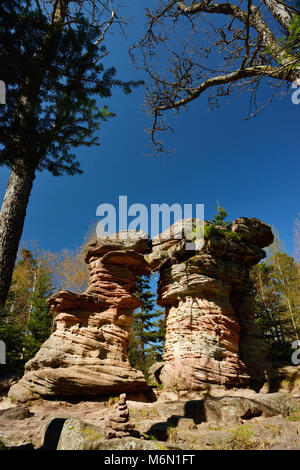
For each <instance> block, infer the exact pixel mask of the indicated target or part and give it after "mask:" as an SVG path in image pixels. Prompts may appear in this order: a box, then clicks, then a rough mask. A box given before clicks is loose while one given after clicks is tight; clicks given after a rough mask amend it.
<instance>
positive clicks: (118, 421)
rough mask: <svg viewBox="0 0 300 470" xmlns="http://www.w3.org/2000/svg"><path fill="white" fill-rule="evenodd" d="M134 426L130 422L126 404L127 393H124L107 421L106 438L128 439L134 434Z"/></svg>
mask: <svg viewBox="0 0 300 470" xmlns="http://www.w3.org/2000/svg"><path fill="white" fill-rule="evenodd" d="M133 430H134V425H133V424H132V423H130V422H129V411H128V407H127V403H126V393H122V394H121V395H120V398H119V402H118V404H117V406H116V407H115V409H114V410H113V411H112V412H111V413H110V414H109V416H108V418H107V419H106V421H105V437H106V438H107V439H114V438H116V437H128V436H130V435H131V434H132V432H133Z"/></svg>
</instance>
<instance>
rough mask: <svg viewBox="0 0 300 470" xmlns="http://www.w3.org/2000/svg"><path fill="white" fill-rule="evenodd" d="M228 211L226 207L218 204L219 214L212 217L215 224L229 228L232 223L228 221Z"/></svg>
mask: <svg viewBox="0 0 300 470" xmlns="http://www.w3.org/2000/svg"><path fill="white" fill-rule="evenodd" d="M227 217H228V213H227V211H226V209H224V207H221V206H218V208H217V214H216V215H215V216H214V217H213V218H212V219H211V222H212V224H213V225H219V226H221V227H224V228H227V227H228V226H229V225H230V222H226V220H225V219H227Z"/></svg>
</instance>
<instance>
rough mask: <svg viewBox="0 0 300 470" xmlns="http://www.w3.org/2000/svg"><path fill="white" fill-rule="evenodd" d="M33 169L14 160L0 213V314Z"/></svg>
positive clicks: (14, 256)
mask: <svg viewBox="0 0 300 470" xmlns="http://www.w3.org/2000/svg"><path fill="white" fill-rule="evenodd" d="M35 170H36V167H35V166H34V165H32V164H31V165H30V164H28V163H27V162H24V161H23V160H21V159H20V160H16V162H15V164H14V166H13V167H12V170H11V173H10V178H9V181H8V185H7V189H6V193H5V196H4V200H3V203H2V207H1V212H0V311H2V310H3V307H4V305H5V302H6V299H7V295H8V291H9V288H10V284H11V280H12V274H13V269H14V266H15V261H16V257H17V253H18V248H19V242H20V239H21V235H22V231H23V226H24V220H25V216H26V209H27V204H28V201H29V196H30V192H31V189H32V184H33V181H34V178H35Z"/></svg>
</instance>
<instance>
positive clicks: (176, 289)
mask: <svg viewBox="0 0 300 470" xmlns="http://www.w3.org/2000/svg"><path fill="white" fill-rule="evenodd" d="M237 234H238V235H237ZM161 238H162V239H163V240H164V237H162V236H161ZM256 239H257V240H258V241H257V244H255V240H256ZM272 240H273V235H272V232H271V229H270V227H269V226H268V225H266V224H264V223H263V222H261V221H259V220H258V219H246V218H240V219H237V220H236V221H235V222H233V224H232V231H231V232H230V233H229V234H228V232H225V231H223V232H222V231H219V233H213V234H212V235H211V236H209V237H208V238H207V239H206V240H205V243H204V246H203V247H202V248H201V250H200V251H196V252H193V251H192V250H187V249H186V245H185V240H183V241H178V240H169V239H168V238H167V237H166V240H165V241H164V242H161V241H159V240H157V241H156V240H154V248H153V251H154V250H155V247H157V250H156V252H155V265H158V266H159V269H160V281H159V288H158V294H159V296H158V304H160V305H162V306H165V308H166V344H165V350H164V355H163V359H164V362H165V365H164V367H163V369H162V372H161V373H160V379H161V381H162V383H163V385H164V389H166V390H201V389H203V388H206V386H207V384H217V385H223V386H225V387H241V386H246V385H247V384H248V383H249V382H250V381H251V380H252V381H254V380H255V381H257V382H258V383H259V384H260V385H261V384H262V383H263V381H264V374H265V369H266V367H267V362H266V356H267V348H266V345H265V344H264V342H263V341H262V338H261V337H260V334H259V332H258V331H257V329H256V328H255V325H254V321H253V319H254V305H253V297H252V293H251V285H250V283H249V269H250V267H251V266H253V265H255V264H256V263H258V262H259V261H260V260H261V259H262V258H264V257H265V252H264V251H263V250H262V249H261V247H262V246H264V244H269V243H271V242H272ZM152 243H153V241H152ZM166 244H169V245H170V246H169V245H168V246H169V248H168V249H166V248H167V247H166ZM159 249H161V253H162V255H161V259H160V257H159ZM166 253H167V256H166ZM150 261H152V262H154V261H153V260H151V259H150Z"/></svg>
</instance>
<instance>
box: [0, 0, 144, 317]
mask: <svg viewBox="0 0 300 470" xmlns="http://www.w3.org/2000/svg"><path fill="white" fill-rule="evenodd" d="M46 3H47V5H46V6H45V4H46ZM73 3H74V2H70V1H68V0H57V1H55V2H54V1H53V2H44V3H42V4H41V3H40V2H31V1H30V0H29V1H26V2H24V1H23V0H2V1H1V4H0V71H1V80H2V81H4V82H5V84H6V92H7V93H6V95H7V100H6V101H7V102H6V105H4V106H3V105H1V106H0V126H1V134H0V165H5V166H8V167H9V168H10V169H11V174H10V178H9V182H8V186H7V190H6V193H5V197H4V200H3V203H2V207H1V212H0V310H1V309H2V308H3V307H4V304H5V302H6V298H7V295H8V291H9V287H10V283H11V280H12V273H13V268H14V265H15V261H16V257H17V252H18V247H19V242H20V238H21V235H22V230H23V225H24V220H25V216H26V208H27V205H28V202H29V197H30V193H31V190H32V186H33V182H34V179H35V177H36V174H37V172H38V171H43V170H48V171H49V172H50V173H51V174H52V175H54V176H59V175H62V174H64V173H67V174H69V175H74V174H80V173H82V171H81V169H80V167H79V162H78V161H77V159H76V155H75V154H74V152H73V149H76V148H78V147H80V146H82V145H84V146H92V145H96V144H97V141H98V138H97V136H95V135H94V133H95V131H97V130H98V129H99V127H100V124H101V123H102V122H104V121H107V119H108V118H109V117H112V116H114V114H113V113H111V112H109V111H108V109H107V106H106V105H103V99H107V98H109V97H110V96H111V94H112V89H113V88H115V87H121V88H122V89H123V91H124V92H125V93H129V92H130V91H131V88H132V87H133V86H137V85H139V84H141V82H132V81H131V82H122V81H120V80H118V79H116V78H115V76H116V70H115V68H114V67H109V68H107V69H105V67H104V65H103V61H102V60H101V59H103V58H104V57H105V56H106V55H107V50H106V48H105V47H104V45H103V44H102V41H103V39H104V36H105V32H106V30H107V27H105V26H104V25H105V21H104V22H103V19H101V18H100V19H99V21H98V20H95V15H96V16H98V12H99V11H100V10H101V7H102V10H103V12H105V11H107V9H106V10H105V6H104V5H102V2H99V3H100V5H97V7H96V10H97V13H96V12H95V5H94V2H93V1H89V0H87V1H85V2H81V3H78V8H77V7H76V8H73V7H74V5H73ZM83 3H84V5H83ZM91 12H92V13H91ZM113 19H114V17H113ZM110 24H111V23H109V26H110ZM99 102H102V103H101V104H99Z"/></svg>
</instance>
